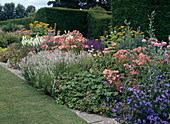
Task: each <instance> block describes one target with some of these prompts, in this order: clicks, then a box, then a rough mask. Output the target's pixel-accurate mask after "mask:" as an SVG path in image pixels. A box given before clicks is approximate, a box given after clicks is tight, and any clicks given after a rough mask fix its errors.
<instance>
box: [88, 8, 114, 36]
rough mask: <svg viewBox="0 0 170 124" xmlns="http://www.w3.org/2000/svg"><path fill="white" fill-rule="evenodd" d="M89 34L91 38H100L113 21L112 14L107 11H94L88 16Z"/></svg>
mask: <svg viewBox="0 0 170 124" xmlns="http://www.w3.org/2000/svg"><path fill="white" fill-rule="evenodd" d="M87 19H88V35H87V37H88V38H89V39H91V38H95V39H96V38H97V39H98V38H99V36H103V35H104V31H107V30H108V29H109V28H108V25H109V24H110V23H111V16H110V15H108V14H106V12H105V11H92V12H89V14H88V16H87Z"/></svg>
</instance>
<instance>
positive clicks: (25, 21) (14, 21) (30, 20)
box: [0, 17, 34, 29]
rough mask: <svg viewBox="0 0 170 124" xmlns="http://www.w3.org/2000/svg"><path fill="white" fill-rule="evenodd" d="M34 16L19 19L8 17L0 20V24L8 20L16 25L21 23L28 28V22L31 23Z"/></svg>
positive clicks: (6, 22)
mask: <svg viewBox="0 0 170 124" xmlns="http://www.w3.org/2000/svg"><path fill="white" fill-rule="evenodd" d="M33 21H34V18H33V17H26V18H20V19H9V20H6V21H0V26H2V25H7V24H8V23H9V22H10V23H14V24H17V25H23V26H24V27H25V28H26V29H29V23H33Z"/></svg>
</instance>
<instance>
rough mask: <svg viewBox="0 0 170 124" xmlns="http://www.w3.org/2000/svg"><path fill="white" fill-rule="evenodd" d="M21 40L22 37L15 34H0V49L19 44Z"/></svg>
mask: <svg viewBox="0 0 170 124" xmlns="http://www.w3.org/2000/svg"><path fill="white" fill-rule="evenodd" d="M21 40H22V35H20V34H18V33H16V32H0V47H3V48H5V47H7V45H9V44H11V43H19V42H21Z"/></svg>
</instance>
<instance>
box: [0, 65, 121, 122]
mask: <svg viewBox="0 0 170 124" xmlns="http://www.w3.org/2000/svg"><path fill="white" fill-rule="evenodd" d="M0 65H1V66H2V67H4V68H6V69H7V70H9V71H11V72H12V73H13V74H15V75H16V76H18V77H20V78H21V79H23V80H25V79H24V77H22V76H21V72H20V71H19V70H17V69H11V68H8V67H7V66H6V64H5V63H3V62H0ZM71 111H73V112H75V113H76V114H77V115H78V116H79V117H81V118H82V119H84V120H85V121H86V122H88V123H91V124H119V123H118V122H117V121H115V120H114V119H112V118H106V117H103V116H99V115H96V114H88V113H86V112H80V111H78V110H71ZM0 122H1V120H0ZM68 124H69V123H68ZM74 124H75V123H74ZM76 124H80V123H79V122H77V123H76Z"/></svg>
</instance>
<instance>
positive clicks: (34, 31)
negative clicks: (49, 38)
mask: <svg viewBox="0 0 170 124" xmlns="http://www.w3.org/2000/svg"><path fill="white" fill-rule="evenodd" d="M29 25H30V30H31V36H33V37H34V36H36V35H39V36H43V35H47V34H48V30H49V28H48V25H49V24H47V23H43V22H38V21H34V23H30V24H29Z"/></svg>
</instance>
